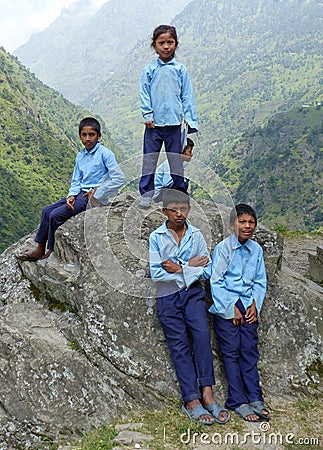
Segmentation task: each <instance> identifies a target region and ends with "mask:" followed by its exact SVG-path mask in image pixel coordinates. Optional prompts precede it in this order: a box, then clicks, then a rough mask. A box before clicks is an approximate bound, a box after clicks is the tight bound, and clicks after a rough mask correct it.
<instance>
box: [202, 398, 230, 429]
mask: <svg viewBox="0 0 323 450" xmlns="http://www.w3.org/2000/svg"><path fill="white" fill-rule="evenodd" d="M204 408H205V409H206V410H207V411H209V412H210V413H211V414H212V416H213V417H214V420H215V421H216V422H217V423H220V424H221V425H224V424H225V423H227V422H228V421H229V420H230V413H229V411H228V410H227V409H225V408H223V407H222V406H221V405H219V403H218V402H214V403H211V404H210V405H205V406H204ZM221 411H225V412H226V413H227V418H226V419H225V420H224V421H222V420H219V419H218V415H219V414H220V412H221Z"/></svg>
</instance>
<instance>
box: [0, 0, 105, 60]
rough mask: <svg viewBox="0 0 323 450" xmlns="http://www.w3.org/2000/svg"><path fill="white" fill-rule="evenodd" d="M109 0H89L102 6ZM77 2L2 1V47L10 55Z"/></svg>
mask: <svg viewBox="0 0 323 450" xmlns="http://www.w3.org/2000/svg"><path fill="white" fill-rule="evenodd" d="M107 1H108V0H88V2H89V3H92V4H95V5H96V6H101V5H102V4H103V3H106V2H107ZM72 3H76V0H0V45H1V46H2V47H4V48H5V50H7V51H8V52H9V53H13V51H14V50H16V48H18V47H19V46H20V45H22V44H24V43H25V42H27V41H28V39H29V38H30V36H31V34H32V33H34V32H38V31H42V30H44V29H45V28H47V27H48V26H49V25H50V24H51V23H52V22H53V21H54V20H55V19H56V18H57V17H58V16H59V15H60V12H61V10H62V8H63V7H64V6H65V7H66V6H68V5H70V4H72Z"/></svg>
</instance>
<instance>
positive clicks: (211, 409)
mask: <svg viewBox="0 0 323 450" xmlns="http://www.w3.org/2000/svg"><path fill="white" fill-rule="evenodd" d="M189 210H190V199H189V197H188V195H186V194H185V193H183V192H181V191H177V190H174V189H166V190H165V193H164V195H163V208H162V211H163V213H164V214H165V216H166V217H167V220H166V221H165V222H164V224H163V225H161V226H160V227H159V228H157V229H156V230H155V231H153V232H152V233H151V235H150V238H149V254H150V273H151V277H152V279H153V280H154V281H155V282H156V287H157V298H156V304H157V315H158V318H159V321H160V323H161V325H162V327H163V331H164V334H165V338H166V341H167V343H168V346H169V349H170V353H171V356H172V359H173V362H174V366H175V370H176V374H177V378H178V381H179V383H180V386H181V390H182V399H183V406H182V411H183V412H184V413H185V414H186V415H187V416H188V417H189V418H190V419H191V420H194V421H196V422H199V423H203V424H205V425H211V424H213V423H214V422H215V421H216V422H218V423H221V424H224V423H226V422H227V421H228V420H229V418H230V415H229V412H228V411H227V410H226V409H224V408H223V407H222V406H220V405H219V404H218V403H217V402H215V401H214V398H213V393H212V385H213V384H214V383H215V380H214V370H213V360H212V350H211V343H210V334H209V328H208V321H207V316H206V304H205V291H204V289H203V288H202V287H201V286H200V284H199V282H198V281H199V280H200V279H202V278H209V277H210V256H209V252H208V250H207V246H206V242H205V240H204V238H203V236H202V233H201V232H200V230H199V229H198V228H195V227H193V226H191V225H190V224H189V223H188V222H187V220H186V218H187V215H188V213H189ZM190 336H191V338H192V347H193V348H191V345H190ZM192 351H193V352H192ZM192 353H194V356H193V354H192Z"/></svg>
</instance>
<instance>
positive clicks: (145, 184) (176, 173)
mask: <svg viewBox="0 0 323 450" xmlns="http://www.w3.org/2000/svg"><path fill="white" fill-rule="evenodd" d="M163 143H164V144H165V151H166V156H167V159H168V162H169V168H170V174H171V177H172V178H173V185H172V188H173V189H178V188H180V189H183V190H185V182H184V168H183V161H182V158H181V152H182V145H181V125H176V126H168V127H155V128H148V127H146V128H145V134H144V145H143V153H144V155H143V164H142V175H141V179H140V182H139V191H140V194H141V195H142V196H148V197H152V196H153V194H154V177H155V171H156V166H157V162H158V157H159V153H160V149H161V148H162V145H163Z"/></svg>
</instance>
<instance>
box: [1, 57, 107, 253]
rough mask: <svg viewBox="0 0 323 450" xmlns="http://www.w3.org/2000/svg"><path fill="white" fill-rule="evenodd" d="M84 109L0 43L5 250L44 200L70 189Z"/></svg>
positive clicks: (32, 223)
mask: <svg viewBox="0 0 323 450" xmlns="http://www.w3.org/2000/svg"><path fill="white" fill-rule="evenodd" d="M85 115H89V112H85V111H84V110H83V109H82V108H80V107H77V106H74V105H73V104H72V103H70V102H69V101H67V100H65V99H64V98H63V97H62V96H61V95H60V94H58V93H57V92H56V91H54V90H53V89H50V88H48V87H46V86H45V85H44V84H43V83H41V82H40V81H39V80H38V79H36V78H35V76H34V75H32V74H30V72H28V71H27V70H26V69H25V68H24V67H23V66H22V65H21V64H20V63H19V62H18V61H17V60H16V58H14V57H13V56H11V55H9V54H8V53H6V52H5V51H4V49H2V48H0V130H1V132H0V178H1V199H2V201H1V203H0V251H2V250H4V249H5V248H6V247H7V246H8V245H9V244H11V243H13V242H15V241H16V240H17V239H19V238H20V237H22V236H24V235H25V234H27V233H30V232H31V231H32V230H33V229H34V228H35V227H36V226H37V224H38V220H39V217H40V212H41V208H42V207H43V206H45V205H46V204H48V203H49V202H50V203H52V202H54V201H56V200H58V199H59V198H61V197H62V196H64V195H66V193H67V190H68V188H69V184H70V179H71V176H72V170H73V166H74V160H75V156H76V153H77V151H79V150H80V149H81V148H80V141H79V137H78V124H79V121H80V120H81V119H82V117H84V116H85ZM104 136H105V140H104V141H105V142H106V143H107V145H108V144H109V146H110V148H111V142H110V141H109V138H108V136H107V133H106V132H105V133H104Z"/></svg>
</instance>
